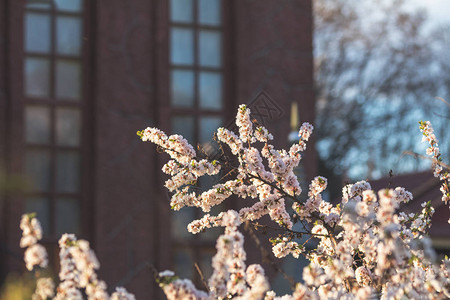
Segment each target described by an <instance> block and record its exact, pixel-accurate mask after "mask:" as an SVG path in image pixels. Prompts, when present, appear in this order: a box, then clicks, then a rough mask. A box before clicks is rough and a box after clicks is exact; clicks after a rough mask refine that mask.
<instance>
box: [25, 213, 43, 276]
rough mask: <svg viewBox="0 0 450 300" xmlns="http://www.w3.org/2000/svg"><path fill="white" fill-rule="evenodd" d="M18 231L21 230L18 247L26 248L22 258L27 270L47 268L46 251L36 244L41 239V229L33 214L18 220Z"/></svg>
mask: <svg viewBox="0 0 450 300" xmlns="http://www.w3.org/2000/svg"><path fill="white" fill-rule="evenodd" d="M20 229H22V238H21V239H20V247H21V248H27V249H26V250H25V256H24V260H25V265H26V267H27V269H28V270H29V271H31V270H33V268H34V266H40V267H41V268H45V267H47V265H48V259H47V251H46V250H45V248H44V246H42V245H41V244H38V241H39V240H40V239H42V228H41V224H40V223H39V221H38V220H37V219H36V218H35V214H25V215H23V216H22V219H21V220H20Z"/></svg>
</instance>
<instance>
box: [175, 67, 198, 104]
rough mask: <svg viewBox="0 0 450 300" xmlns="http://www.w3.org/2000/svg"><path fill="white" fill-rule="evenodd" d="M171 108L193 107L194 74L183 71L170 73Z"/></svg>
mask: <svg viewBox="0 0 450 300" xmlns="http://www.w3.org/2000/svg"><path fill="white" fill-rule="evenodd" d="M171 93H172V106H174V107H193V106H194V72H193V71H184V70H173V71H172V83H171Z"/></svg>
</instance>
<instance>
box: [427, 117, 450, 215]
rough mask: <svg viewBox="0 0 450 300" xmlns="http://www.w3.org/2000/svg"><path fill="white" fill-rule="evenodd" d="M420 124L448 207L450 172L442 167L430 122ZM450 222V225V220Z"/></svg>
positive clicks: (436, 141) (437, 143)
mask: <svg viewBox="0 0 450 300" xmlns="http://www.w3.org/2000/svg"><path fill="white" fill-rule="evenodd" d="M419 124H420V131H421V132H422V134H423V137H422V142H428V143H429V144H430V147H428V148H427V151H426V152H427V154H428V155H429V156H431V157H432V159H433V169H434V177H436V178H439V180H441V182H442V184H441V188H440V189H441V192H442V201H443V202H444V203H445V204H446V205H447V204H448V202H449V200H450V187H449V178H450V173H449V170H446V169H444V168H443V167H442V164H441V163H442V157H441V153H440V152H439V141H438V139H437V138H436V136H435V134H434V130H433V127H432V126H431V123H430V121H425V122H424V121H420V122H419ZM448 222H449V223H450V219H449V220H448Z"/></svg>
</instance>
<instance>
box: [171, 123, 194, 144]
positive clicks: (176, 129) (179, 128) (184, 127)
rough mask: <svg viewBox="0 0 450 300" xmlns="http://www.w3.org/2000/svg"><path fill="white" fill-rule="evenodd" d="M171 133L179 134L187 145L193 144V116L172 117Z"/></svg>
mask: <svg viewBox="0 0 450 300" xmlns="http://www.w3.org/2000/svg"><path fill="white" fill-rule="evenodd" d="M172 133H176V134H180V135H182V136H183V137H184V138H185V139H187V140H188V141H189V143H191V144H193V143H194V142H195V140H194V136H195V135H194V117H193V116H174V117H172Z"/></svg>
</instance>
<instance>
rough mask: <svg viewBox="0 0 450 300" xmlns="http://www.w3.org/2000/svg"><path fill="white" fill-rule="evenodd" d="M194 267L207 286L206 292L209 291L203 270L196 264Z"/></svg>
mask: <svg viewBox="0 0 450 300" xmlns="http://www.w3.org/2000/svg"><path fill="white" fill-rule="evenodd" d="M194 266H195V269H196V270H197V272H198V275H200V280H201V282H202V283H203V285H204V286H205V288H206V290H207V291H209V287H208V284H207V283H206V280H205V277H204V276H203V273H202V270H200V267H199V266H198V264H197V263H195V264H194Z"/></svg>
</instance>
